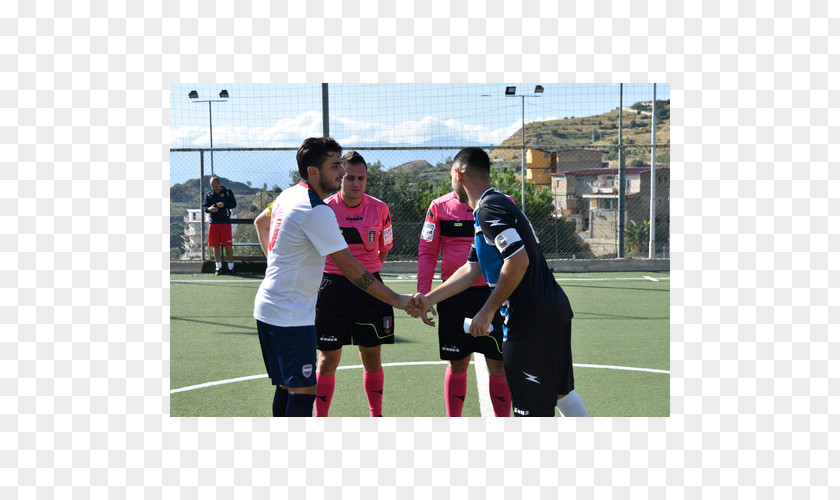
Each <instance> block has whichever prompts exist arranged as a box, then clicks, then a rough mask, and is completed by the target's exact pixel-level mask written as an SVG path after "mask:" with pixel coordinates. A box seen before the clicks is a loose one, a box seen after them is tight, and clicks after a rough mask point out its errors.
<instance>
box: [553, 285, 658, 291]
mask: <svg viewBox="0 0 840 500" xmlns="http://www.w3.org/2000/svg"><path fill="white" fill-rule="evenodd" d="M560 286H562V287H563V288H610V289H614V290H639V291H642V292H664V293H671V290H670V289H668V288H666V289H661V290H660V289H658V288H628V287H624V286H603V285H569V284H566V283H563V284H562V285H560Z"/></svg>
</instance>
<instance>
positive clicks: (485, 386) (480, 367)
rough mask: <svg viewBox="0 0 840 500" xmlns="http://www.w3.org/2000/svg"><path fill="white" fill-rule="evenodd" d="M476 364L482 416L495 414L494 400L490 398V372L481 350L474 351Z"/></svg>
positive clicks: (479, 405)
mask: <svg viewBox="0 0 840 500" xmlns="http://www.w3.org/2000/svg"><path fill="white" fill-rule="evenodd" d="M472 362H473V363H474V364H475V383H476V384H478V407H479V410H480V412H481V413H480V415H481V416H482V417H492V416H493V414H494V413H493V401H491V400H490V372H489V371H488V370H487V360H486V359H485V358H484V354H481V353H480V352H476V353H473V361H472Z"/></svg>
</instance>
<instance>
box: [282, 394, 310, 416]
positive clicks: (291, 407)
mask: <svg viewBox="0 0 840 500" xmlns="http://www.w3.org/2000/svg"><path fill="white" fill-rule="evenodd" d="M314 403H315V395H314V394H289V403H288V404H287V405H286V416H287V417H311V416H312V405H313V404H314Z"/></svg>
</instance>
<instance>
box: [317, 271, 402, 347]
mask: <svg viewBox="0 0 840 500" xmlns="http://www.w3.org/2000/svg"><path fill="white" fill-rule="evenodd" d="M373 276H374V277H375V278H376V279H378V280H379V281H382V278H380V277H379V273H373ZM315 327H316V328H317V329H318V349H320V350H322V351H333V350H335V349H341V346H345V345H350V344H351V343H352V344H354V345H360V346H364V347H376V346H378V345H382V344H393V343H394V308H393V307H391V306H390V305H388V304H386V303H385V302H382V301H381V300H379V299H377V298H375V297H374V296H372V295H370V294H369V293H367V292H365V291H364V290H360V289H359V287H357V286H356V285H354V284H353V283H352V282H350V280H348V279H347V278H345V277H344V276H341V275H338V274H326V273H324V277H323V279H322V280H321V288H320V290H319V291H318V302H317V305H316V306H315Z"/></svg>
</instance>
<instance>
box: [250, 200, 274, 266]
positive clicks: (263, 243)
mask: <svg viewBox="0 0 840 500" xmlns="http://www.w3.org/2000/svg"><path fill="white" fill-rule="evenodd" d="M270 227H271V219H270V218H269V216H268V209H265V210H263V211H262V212H260V215H258V216H257V218H256V219H254V229H255V230H256V231H257V241H259V242H260V248H262V251H263V253H264V254H265V256H266V257H268V231H269V229H270Z"/></svg>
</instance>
